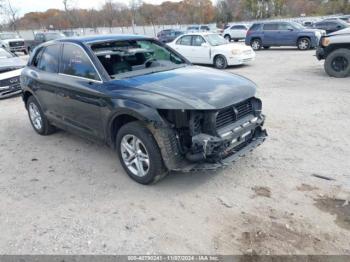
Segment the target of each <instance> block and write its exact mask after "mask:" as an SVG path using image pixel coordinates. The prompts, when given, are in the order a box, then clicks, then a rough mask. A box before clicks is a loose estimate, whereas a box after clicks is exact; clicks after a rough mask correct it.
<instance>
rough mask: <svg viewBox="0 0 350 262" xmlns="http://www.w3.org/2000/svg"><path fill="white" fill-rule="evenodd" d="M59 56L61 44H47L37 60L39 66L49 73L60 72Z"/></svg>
mask: <svg viewBox="0 0 350 262" xmlns="http://www.w3.org/2000/svg"><path fill="white" fill-rule="evenodd" d="M59 56H60V45H58V44H56V45H50V46H47V47H46V48H45V49H44V51H43V53H42V54H41V56H40V60H39V62H37V68H38V69H40V70H42V71H45V72H48V73H58V62H59ZM34 61H35V59H34Z"/></svg>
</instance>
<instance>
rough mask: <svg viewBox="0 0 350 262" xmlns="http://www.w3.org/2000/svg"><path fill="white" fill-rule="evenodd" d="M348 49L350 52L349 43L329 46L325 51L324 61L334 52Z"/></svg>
mask: <svg viewBox="0 0 350 262" xmlns="http://www.w3.org/2000/svg"><path fill="white" fill-rule="evenodd" d="M343 48H344V49H349V50H350V44H349V43H337V44H331V45H329V46H328V47H327V48H326V49H325V50H326V52H325V59H326V58H327V57H328V56H329V55H330V54H331V53H332V52H334V51H336V50H338V49H343Z"/></svg>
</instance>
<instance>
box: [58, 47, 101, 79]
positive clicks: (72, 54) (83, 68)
mask: <svg viewBox="0 0 350 262" xmlns="http://www.w3.org/2000/svg"><path fill="white" fill-rule="evenodd" d="M60 73H62V74H65V75H70V76H76V77H82V78H87V79H92V80H98V81H100V80H101V79H100V77H99V76H98V73H97V71H96V70H95V68H94V66H93V64H92V62H91V61H90V59H89V58H88V56H87V54H86V53H85V52H84V51H83V49H82V48H81V47H79V46H76V45H72V44H64V46H63V53H62V60H61V64H60Z"/></svg>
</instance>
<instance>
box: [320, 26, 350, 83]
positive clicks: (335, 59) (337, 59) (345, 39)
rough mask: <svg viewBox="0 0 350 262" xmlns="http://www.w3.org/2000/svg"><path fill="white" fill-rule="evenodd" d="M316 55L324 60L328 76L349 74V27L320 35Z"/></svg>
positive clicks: (340, 76) (339, 76) (345, 75)
mask: <svg viewBox="0 0 350 262" xmlns="http://www.w3.org/2000/svg"><path fill="white" fill-rule="evenodd" d="M316 57H317V58H318V60H323V59H324V60H325V63H324V69H325V71H326V73H327V74H328V75H329V76H333V77H338V78H342V77H347V76H350V28H346V29H343V30H340V31H337V32H334V33H332V34H329V35H327V36H324V37H322V38H321V40H320V44H319V46H318V47H317V51H316Z"/></svg>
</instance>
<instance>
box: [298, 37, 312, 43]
mask: <svg viewBox="0 0 350 262" xmlns="http://www.w3.org/2000/svg"><path fill="white" fill-rule="evenodd" d="M302 38H307V39H309V41H310V44H312V43H311V36H309V35H299V36H298V38H297V42H296V45H298V42H299V40H300V39H302Z"/></svg>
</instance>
